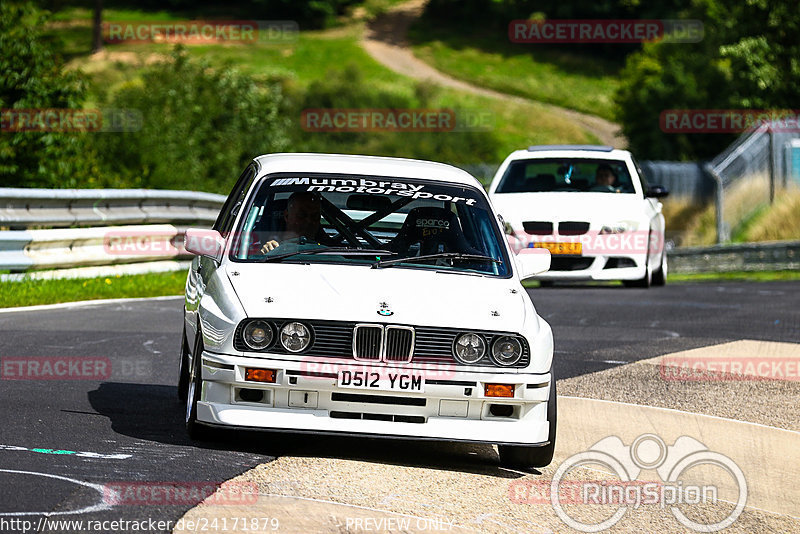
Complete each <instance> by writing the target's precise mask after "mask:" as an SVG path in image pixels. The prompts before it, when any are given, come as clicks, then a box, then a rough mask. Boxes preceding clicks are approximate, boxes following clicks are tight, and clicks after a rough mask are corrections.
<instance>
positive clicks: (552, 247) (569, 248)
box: [533, 241, 583, 256]
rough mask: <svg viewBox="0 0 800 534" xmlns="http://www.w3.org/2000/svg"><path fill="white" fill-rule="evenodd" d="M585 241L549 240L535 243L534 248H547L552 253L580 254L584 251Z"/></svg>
mask: <svg viewBox="0 0 800 534" xmlns="http://www.w3.org/2000/svg"><path fill="white" fill-rule="evenodd" d="M582 244H583V243H548V242H544V241H541V242H538V243H534V244H533V248H546V249H547V250H549V251H550V254H572V255H574V256H580V254H581V251H582V247H581V245H582Z"/></svg>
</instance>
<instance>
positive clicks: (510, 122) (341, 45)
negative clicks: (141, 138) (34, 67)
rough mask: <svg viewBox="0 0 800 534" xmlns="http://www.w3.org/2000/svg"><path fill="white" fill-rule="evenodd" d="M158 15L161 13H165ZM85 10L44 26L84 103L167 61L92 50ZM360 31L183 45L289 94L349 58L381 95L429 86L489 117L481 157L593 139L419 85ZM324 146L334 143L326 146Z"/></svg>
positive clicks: (553, 122) (523, 112)
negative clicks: (376, 55)
mask: <svg viewBox="0 0 800 534" xmlns="http://www.w3.org/2000/svg"><path fill="white" fill-rule="evenodd" d="M112 14H113V15H114V16H115V18H117V19H119V20H125V19H129V18H130V19H137V18H138V19H145V20H146V18H145V17H144V15H143V13H142V12H139V11H136V12H130V13H128V12H122V11H116V12H114V13H112ZM158 14H159V16H161V15H164V13H163V12H159V13H158ZM110 15H111V14H110ZM88 16H89V13H88V11H86V12H84V11H75V10H73V11H70V12H69V14H66V15H62V17H61V18H60V20H59V21H58V22H59V23H60V24H54V25H52V26H51V27H50V34H51V36H52V37H53V38H54V39H57V40H60V42H61V43H62V53H64V54H65V56H66V57H68V58H69V62H68V67H69V68H71V69H80V70H81V71H83V72H84V73H86V74H87V75H88V76H89V78H90V84H89V87H90V95H89V98H88V102H87V104H86V105H87V107H91V106H92V105H95V107H98V106H100V104H102V103H103V102H104V101H108V100H110V99H111V98H112V97H113V95H114V94H115V93H116V91H118V90H119V89H120V88H122V87H124V86H125V85H127V84H136V83H139V82H140V79H141V78H140V76H141V73H142V71H143V70H144V69H145V68H147V65H148V64H151V63H153V62H158V61H169V54H170V50H171V49H172V46H171V45H168V44H165V43H143V44H134V43H120V44H109V45H106V46H105V47H104V50H103V52H101V53H99V54H95V55H90V54H89V48H90V43H91V27H90V26H89V25H88V19H87V17H88ZM70 17H73V18H70ZM164 18H167V17H164ZM362 33H363V23H353V24H349V25H346V26H341V27H338V28H334V29H330V30H321V31H302V32H300V35H299V36H298V38H297V40H296V41H293V42H288V43H263V42H258V43H231V44H227V45H220V44H214V45H208V44H205V45H188V46H186V50H187V52H188V54H189V55H190V56H191V57H192V58H195V59H199V58H202V59H203V60H204V61H206V62H208V64H209V65H210V66H211V67H212V68H215V67H222V66H235V68H236V69H237V70H239V71H241V72H243V73H245V74H247V75H250V76H252V77H254V79H256V80H257V81H269V80H276V79H278V80H283V81H284V84H285V87H286V89H287V93H288V94H290V95H302V94H303V92H304V91H305V90H307V89H308V87H309V86H310V85H311V84H312V83H314V82H316V81H319V80H325V79H328V78H330V72H331V70H342V69H344V68H345V67H346V66H349V65H353V66H355V67H356V68H357V69H358V70H359V71H360V72H361V73H362V75H363V81H362V83H364V84H365V85H367V86H369V87H370V88H373V89H374V90H375V91H376V92H377V91H380V92H382V93H385V95H387V98H389V97H390V96H391V95H398V96H405V97H411V98H414V95H417V94H418V93H419V91H423V92H430V94H431V95H432V98H431V99H430V100H429V101H428V104H427V105H426V106H425V107H430V108H449V109H456V110H465V111H467V112H481V113H488V115H489V116H490V117H491V118H493V121H492V122H493V123H494V124H493V126H490V128H489V130H490V131H491V134H492V137H493V138H494V140H495V141H496V143H495V145H496V147H497V148H496V149H495V153H494V154H491V155H484V156H482V157H484V158H489V159H492V160H493V161H497V162H499V161H502V160H503V159H505V157H506V156H507V155H508V153H509V152H511V151H512V150H516V149H519V148H523V147H526V146H529V145H531V144H547V143H576V144H582V143H595V142H597V139H596V138H595V136H593V135H592V134H590V133H589V132H587V131H585V130H584V129H583V128H582V127H580V126H579V125H578V124H576V123H574V122H572V121H570V120H568V119H566V118H564V117H562V116H561V115H560V114H556V113H553V112H552V111H550V110H548V109H546V107H545V106H543V105H540V104H537V103H530V104H526V103H515V102H507V101H499V100H496V99H493V98H485V97H480V96H476V95H472V94H468V93H462V92H460V91H455V90H452V89H445V88H438V87H437V88H434V87H425V86H424V84H422V87H421V85H420V83H419V82H417V81H415V80H412V79H410V78H406V77H404V76H401V75H399V74H397V73H395V72H393V71H391V70H389V69H388V68H386V67H384V66H383V65H381V64H379V63H377V62H376V61H375V60H374V59H372V58H371V57H370V56H369V55H368V54H367V53H366V52H365V51H364V50H363V49H362V47H361V46H360V42H359V41H360V38H361V35H362ZM363 105H364V106H365V107H393V106H392V104H391V98H389V99H388V100H387V101H386V105H383V106H382V104H381V102H377V101H376V102H364V104H363ZM287 119H288V120H289V121H290V123H291V124H292V129H293V130H294V131H296V132H297V133H298V135H299V136H300V140H301V141H303V140H305V139H309V138H311V137H313V138H314V139H313V140H312V141H313V145H314V146H315V147H318V148H316V150H317V151H340V152H342V151H343V152H358V153H361V152H365V151H366V152H369V153H374V154H378V155H400V156H405V157H413V156H415V154H413V153H399V154H398V153H396V152H397V150H396V145H397V144H398V143H400V144H402V145H403V146H405V145H406V143H402V137H401V136H400V135H399V134H398V136H397V138H396V139H397V140H399V141H397V143H394V144H393V138H390V136H385V137H387V139H388V141H387V143H385V145H386V146H383V144H381V143H379V142H377V141H376V144H377V145H378V146H370V147H363V146H362V145H361V144H354V145H353V146H352V149H351V150H344V149H343V148H342V147H340V146H339V145H337V144H336V142H335V137H336V136H332V135H331V134H330V133H327V132H302V131H301V130H300V117H299V116H296V117H295V116H289V117H287ZM406 135H413V134H406ZM459 135H460V134H458V133H453V134H450V136H447V137H445V136H444V134H443V135H442V136H440V140H439V142H440V143H442V144H443V145H446V146H450V147H455V148H458V147H459V146H460V145H459ZM329 141H330V142H329ZM328 145H330V146H329V147H328V148H331V149H332V150H325V147H326V146H328ZM333 149H335V150H333ZM408 152H410V151H408ZM455 152H457V153H458V154H459V159H458V161H456V160H452V161H446V162H447V163H456V164H459V163H475V162H477V161H476V160H475V159H474V156H472V155H470V153H469V150H467V149H464V150H455ZM490 156H491V157H490ZM417 157H419V155H417Z"/></svg>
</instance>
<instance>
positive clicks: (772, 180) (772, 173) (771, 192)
mask: <svg viewBox="0 0 800 534" xmlns="http://www.w3.org/2000/svg"><path fill="white" fill-rule="evenodd" d="M767 135H768V136H769V137H768V139H769V149H768V152H769V159H768V163H769V203H770V205H771V204H773V203H774V202H775V134H774V133H773V132H772V123H771V122H770V123H769V124H768V125H767Z"/></svg>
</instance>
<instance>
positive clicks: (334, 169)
mask: <svg viewBox="0 0 800 534" xmlns="http://www.w3.org/2000/svg"><path fill="white" fill-rule="evenodd" d="M254 161H255V163H256V164H257V165H258V167H259V168H258V173H257V177H256V179H255V181H256V182H258V181H259V179H260V178H261V177H263V176H266V175H270V174H273V173H277V172H291V173H303V172H308V173H311V172H315V173H320V172H324V173H331V174H344V175H366V176H379V177H387V179H389V180H390V179H391V178H393V177H394V178H398V179H401V178H416V179H425V180H431V181H441V182H450V183H457V184H462V185H466V186H470V187H472V188H476V189H477V190H479V191H480V194H481V195H484V196H485V193H483V190H482V188H480V184H479V182H477V180H475V179H474V178H473V177H472V176H470V175H469V174H467V173H465V172H464V171H461V170H459V169H456V168H454V167H450V166H447V165H442V164H437V163H430V162H422V161H415V160H403V159H395V158H378V157H367V156H338V155H313V154H276V155H268V156H262V157H259V158H257V159H256V160H254ZM252 189H253V188H251V192H250V193H248V194H247V198H249V197H250V196H251V195H253V194H254V193H253V192H252ZM486 200H487V202H488V197H486ZM489 205H490V206H491V204H489ZM241 217H243V214H242V213H239V214H238V216H237V222H236V223H235V224H234V226H233V227H234V228H238V224H239V221H238V218H241ZM494 222H495V224H496V226H497V229H498V231H499V232H501V234H502V227H501V224H500V222H499V220H498V218H497V217H494ZM504 246H505V247H506V253H507V254H508V257H509V258H514V253H513V252H512V251H511V250H510V248H509V247H508V244H507V243H506V244H505V245H504ZM230 247H231V243H230V242H228V243H227V244H226V250H225V254H224V256H223V259H222V261H221V262H220V263H219V264H217V263H216V262H215V261H214V260H213V259H211V258H208V257H199V258H195V259H194V261H193V262H192V269H191V270H190V273H189V276H188V279H187V284H186V305H185V316H184V317H185V320H184V328H185V336H186V339H187V342H188V344H189V346H192V345H193V340H195V338H196V336H197V335H198V332H201V333H202V342H203V352H202V354H201V355H200V356H201V358H202V359H201V363H202V365H201V369H202V380H203V381H202V388H201V392H200V398H199V400H198V402H197V421H198V422H200V423H203V424H209V425H216V426H229V427H248V428H260V429H271V430H287V431H296V432H312V433H327V432H332V433H345V434H358V435H372V436H375V437H382V436H383V437H402V438H411V439H414V438H418V439H440V440H454V441H457V440H463V441H473V442H484V443H503V444H514V445H546V444H547V443H548V440H549V438H550V436H549V428H548V419H547V405H548V398H549V395H550V391H551V387H552V380H553V376H552V373H551V368H552V358H553V336H552V330H551V328H550V326H549V325H548V324H547V323H546V322H545V321H544V320H542V319H541V318H540V317H539V316H538V315H537V313H536V310H535V308H534V306H533V304H532V302H531V300H530V297H529V296H528V294H527V292H526V291H525V289H524V288H523V286H522V284H521V281H520V279H519V277H518V271H519V269H518V266H517V265H516V264H515V263H514V262H513V261H512V266H510V268H511V269H512V270H513V273H512V275H511V276H510V277H508V278H502V277H497V276H482V275H479V274H469V273H456V272H445V271H442V272H437V271H436V270H434V269H418V268H417V269H414V268H405V267H402V266H394V267H391V268H381V269H374V268H370V267H369V266H365V265H337V264H322V263H311V264H299V263H242V262H236V261H232V260H231V259H230V257H229V251H230ZM198 267H200V271H199V272H198ZM382 303H386V304H387V305H388V307H389V308H390V309H391V312H392V315H391V316H388V317H384V316H381V315H379V314H378V309H379V306H380V305H381V304H382ZM247 318H283V319H297V320H336V321H352V322H355V323H369V324H384V325H412V326H417V327H436V328H445V329H448V328H449V329H459V330H463V331H464V332H471V331H492V332H508V333H512V334H515V335H519V336H522V337H524V338H525V339H526V340H527V343H528V346H529V353H530V358H529V359H530V362H529V364H528V365H527V366H525V367H513V368H512V367H508V368H503V367H500V366H497V365H472V366H467V365H462V364H458V363H457V362H456V361H455V360H453V361H452V362H449V363H432V362H416V361H413V360H412V361H411V362H410V363H397V362H388V363H383V362H365V361H356V360H354V359H353V357H352V354H341V355H333V356H331V357H321V356H307V355H304V354H303V353H299V354H280V353H270V352H266V353H265V352H251V351H241V350H237V349H236V348H235V346H234V336H235V331H236V327H237V325H239V324H240V323H241V321H243V320H245V319H247ZM198 327H199V328H198ZM190 358H191V360H192V361H193V360H194V355H190ZM248 367H250V368H252V367H256V368H268V369H274V370H276V372H277V380H276V382H275V383H274V384H264V383H254V382H252V381H246V380H245V379H244V370H245V368H248ZM365 368H373V369H378V370H379V371H380V372H381V373H391V372H405V373H415V374H421V375H422V376H423V378H424V380H425V384H424V392H413V393H412V392H407V393H406V392H398V391H383V390H363V391H361V390H358V391H357V390H353V389H348V388H345V387H340V386H337V378H336V377H335V375H336V373H338V372H339V371H341V370H348V369H350V370H363V369H365ZM310 371H312V374H313V372H317V371H318V372H321V373H323V374H326V375H327V376H322V377H319V376H309V375H308V374H309V372H310ZM304 373H305V374H304ZM485 383H500V384H513V385H515V394H514V397H513V398H488V397H486V396H485V395H484V389H483V385H484V384H485ZM465 384H466V385H465ZM242 388H245V389H254V390H262V391H263V392H264V398H263V400H262V401H260V402H247V401H244V400H242V399H241V398H240V397H238V396H237V395H238V393H237V392H239V391H240V390H241V389H242ZM337 394H368V395H371V396H378V397H380V398H382V399H385V400H388V401H389V402H386V403H381V402H377V403H375V402H363V403H362V402H358V400H357V399H356V400H355V401H354V400H350V401H347V402H345V401H341V400H336V399H335V398H334V397H336V396H337ZM306 395H307V396H306ZM298 396H300V397H298ZM400 397H402V398H410V399H415V400H414V402H422V401H424V406H416V405H404V404H396V403H392V401H393V400H396V399H397V398H400ZM297 398H303V399H306V400H304V401H303V402H300V403H299V405H298V401H297V400H296V399H297ZM309 398H310V399H312V400H313V402H312V401H308V400H307V399H309ZM293 399H294V400H293ZM492 404H508V405H511V406H512V407H513V413H512V415H510V416H502V417H495V416H493V415H491V414H490V413H489V406H490V405H492ZM331 412H348V413H356V414H378V415H379V416H380V417H383V418H394V417H397V418H399V419H400V420H391V421H388V420H372V419H366V418H364V419H351V418H334V417H331V416H330V413H331ZM408 417H416V418H421V421H422V422H404V421H403V420H402V419H403V418H408Z"/></svg>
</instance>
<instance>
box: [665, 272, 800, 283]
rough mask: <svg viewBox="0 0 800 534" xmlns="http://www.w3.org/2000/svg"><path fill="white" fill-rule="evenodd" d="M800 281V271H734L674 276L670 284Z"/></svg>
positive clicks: (669, 278) (670, 277)
mask: <svg viewBox="0 0 800 534" xmlns="http://www.w3.org/2000/svg"><path fill="white" fill-rule="evenodd" d="M781 280H800V271H734V272H730V273H696V274H672V273H670V274H669V276H668V277H667V281H668V282H724V281H737V282H777V281H781Z"/></svg>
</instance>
